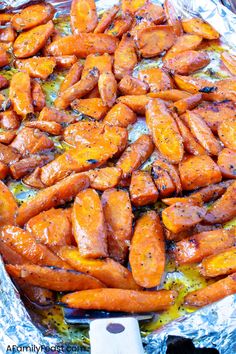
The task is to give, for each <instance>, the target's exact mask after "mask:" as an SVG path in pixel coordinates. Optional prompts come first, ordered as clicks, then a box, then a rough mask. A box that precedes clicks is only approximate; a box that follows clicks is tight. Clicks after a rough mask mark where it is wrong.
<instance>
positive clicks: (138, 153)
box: [116, 134, 154, 178]
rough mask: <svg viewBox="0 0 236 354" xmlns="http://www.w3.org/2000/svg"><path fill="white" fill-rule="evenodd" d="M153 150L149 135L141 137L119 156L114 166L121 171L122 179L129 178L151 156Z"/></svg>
mask: <svg viewBox="0 0 236 354" xmlns="http://www.w3.org/2000/svg"><path fill="white" fill-rule="evenodd" d="M153 149H154V146H153V142H152V139H151V137H150V136H149V135H146V134H143V135H141V136H140V137H139V138H138V139H137V140H136V141H135V142H134V143H132V144H131V145H130V146H128V148H127V149H126V150H125V151H124V153H123V154H122V155H121V157H120V159H119V160H118V162H117V164H116V166H117V167H120V168H121V169H122V171H123V178H127V177H130V175H131V173H132V172H133V171H135V170H137V169H138V168H139V167H140V166H141V165H142V164H143V163H144V162H145V161H146V160H147V159H148V158H149V156H150V155H151V154H152V152H153Z"/></svg>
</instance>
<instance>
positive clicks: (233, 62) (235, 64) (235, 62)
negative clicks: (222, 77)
mask: <svg viewBox="0 0 236 354" xmlns="http://www.w3.org/2000/svg"><path fill="white" fill-rule="evenodd" d="M221 60H222V61H223V63H224V64H225V66H226V68H227V69H228V70H229V72H230V73H231V74H233V75H236V69H235V68H236V56H235V55H233V54H230V53H228V52H223V53H222V54H221Z"/></svg>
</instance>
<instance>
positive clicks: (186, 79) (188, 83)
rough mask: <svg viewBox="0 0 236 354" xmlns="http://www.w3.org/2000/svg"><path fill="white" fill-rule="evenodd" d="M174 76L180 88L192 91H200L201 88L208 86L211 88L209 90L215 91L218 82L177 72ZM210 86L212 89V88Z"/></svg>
mask: <svg viewBox="0 0 236 354" xmlns="http://www.w3.org/2000/svg"><path fill="white" fill-rule="evenodd" d="M173 78H174V81H175V83H176V85H177V87H178V88H180V89H181V90H183V91H187V92H190V93H199V90H201V89H203V88H206V87H207V88H209V90H208V91H211V90H213V91H214V87H215V85H216V83H212V82H210V81H208V80H205V79H201V78H199V77H193V76H184V75H178V74H175V75H174V76H173ZM210 88H212V89H211V90H210ZM206 95H209V94H206Z"/></svg>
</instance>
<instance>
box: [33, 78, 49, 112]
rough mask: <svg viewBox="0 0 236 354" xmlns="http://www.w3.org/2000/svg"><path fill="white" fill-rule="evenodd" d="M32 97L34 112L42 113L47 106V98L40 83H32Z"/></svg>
mask: <svg viewBox="0 0 236 354" xmlns="http://www.w3.org/2000/svg"><path fill="white" fill-rule="evenodd" d="M31 95H32V102H33V106H34V110H35V111H36V112H40V111H41V110H42V109H43V107H45V106H46V96H45V93H44V92H43V90H42V87H41V85H40V83H39V82H37V81H33V80H32V81H31Z"/></svg>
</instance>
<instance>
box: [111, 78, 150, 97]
mask: <svg viewBox="0 0 236 354" xmlns="http://www.w3.org/2000/svg"><path fill="white" fill-rule="evenodd" d="M118 88H119V91H120V92H121V93H122V95H145V94H146V93H147V92H148V91H149V85H148V84H147V83H146V82H143V81H142V80H139V79H137V78H135V77H132V76H130V75H125V76H124V77H123V79H122V80H121V81H120V82H119V85H118Z"/></svg>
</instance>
